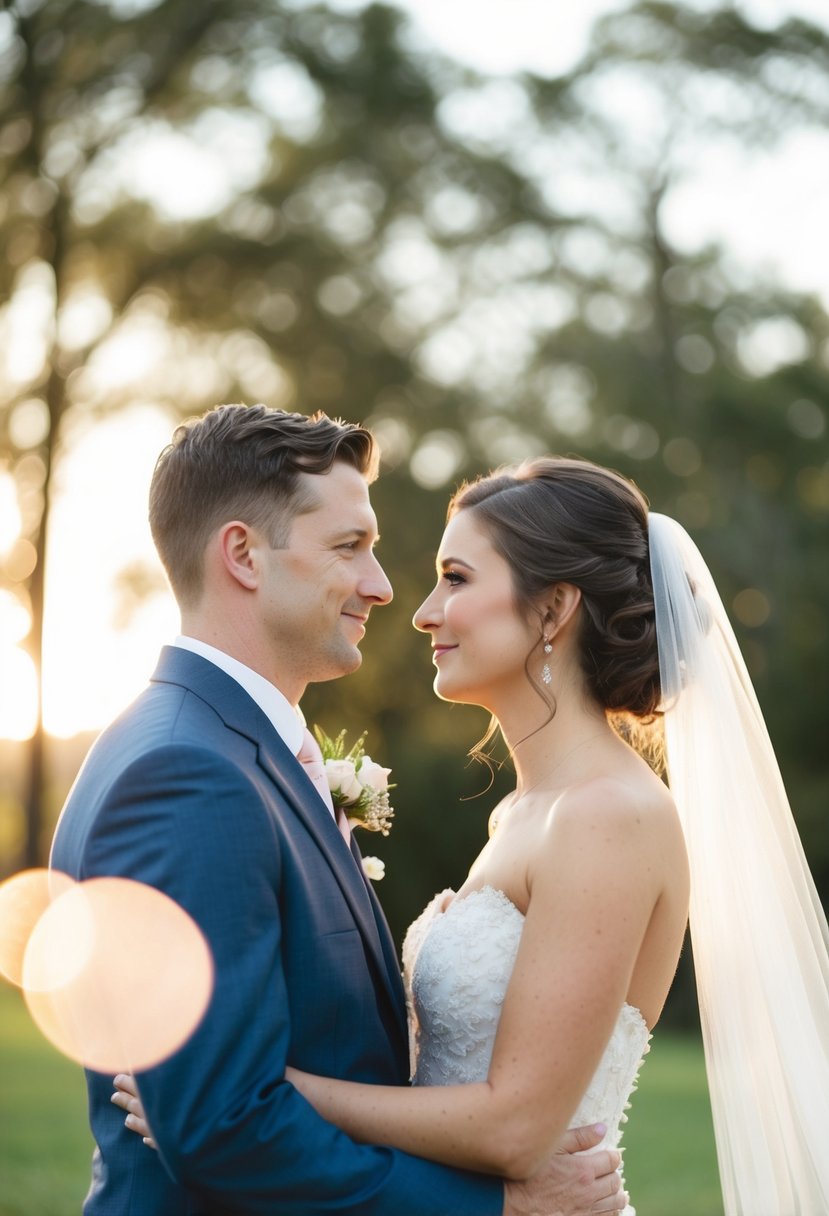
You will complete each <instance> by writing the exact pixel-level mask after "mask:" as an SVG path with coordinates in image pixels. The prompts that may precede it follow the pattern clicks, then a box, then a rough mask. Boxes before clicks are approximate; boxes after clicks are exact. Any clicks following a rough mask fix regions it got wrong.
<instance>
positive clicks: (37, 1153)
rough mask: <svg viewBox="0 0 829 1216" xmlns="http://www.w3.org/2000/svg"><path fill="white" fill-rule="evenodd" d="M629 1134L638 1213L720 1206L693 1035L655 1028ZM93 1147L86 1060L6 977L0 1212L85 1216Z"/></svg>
mask: <svg viewBox="0 0 829 1216" xmlns="http://www.w3.org/2000/svg"><path fill="white" fill-rule="evenodd" d="M625 1141H626V1144H627V1151H626V1155H625V1174H626V1178H627V1183H628V1189H629V1190H630V1192H631V1195H632V1197H633V1200H634V1203H635V1205H636V1210H637V1216H722V1204H721V1201H720V1196H719V1187H718V1183H717V1167H716V1162H715V1158H714V1145H713V1137H712V1132H711V1116H710V1113H709V1109H708V1096H707V1091H706V1085H705V1073H704V1067H703V1063H702V1049H701V1048H700V1046H699V1044H698V1043H697V1042H696V1041H695V1040H692V1039H683V1038H675V1037H673V1036H670V1035H667V1034H665V1035H661V1036H660V1035H657V1037H656V1040H655V1042H654V1046H653V1049H652V1051H651V1053H650V1055H649V1056H648V1058H647V1061H646V1064H645V1067H644V1069H643V1071H642V1078H641V1083H640V1086H639V1089H638V1090H637V1092H636V1094H635V1096H634V1102H633V1109H632V1111H631V1121H630V1123H629V1124H628V1127H627V1131H626V1135H625ZM91 1150H92V1141H91V1138H90V1135H89V1132H88V1130H87V1126H86V1091H85V1088H84V1084H83V1076H82V1073H81V1070H80V1068H79V1067H78V1066H77V1065H75V1064H72V1063H70V1062H69V1061H68V1060H65V1059H64V1058H63V1057H62V1056H60V1055H59V1054H58V1053H57V1052H56V1051H55V1050H54V1049H53V1048H52V1047H50V1045H49V1044H48V1043H47V1042H46V1041H45V1040H44V1039H43V1038H42V1037H41V1035H40V1033H39V1032H38V1031H37V1030H36V1028H35V1026H34V1025H33V1023H32V1021H31V1019H30V1018H29V1015H28V1012H27V1010H26V1007H25V1005H24V1004H23V1001H22V1000H21V998H20V995H19V993H18V992H16V991H15V990H14V989H12V988H9V987H8V986H7V985H5V984H3V983H2V982H0V1216H79V1213H80V1209H81V1201H82V1199H83V1196H84V1194H85V1193H86V1188H87V1183H88V1179H89V1158H90V1154H91ZM148 1216H149V1214H148Z"/></svg>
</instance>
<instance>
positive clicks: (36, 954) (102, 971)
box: [22, 878, 213, 1073]
mask: <svg viewBox="0 0 829 1216" xmlns="http://www.w3.org/2000/svg"><path fill="white" fill-rule="evenodd" d="M22 978H23V985H22V986H23V991H24V996H25V999H26V1004H27V1005H28V1007H29V1011H30V1013H31V1015H32V1017H33V1018H34V1020H35V1022H36V1023H37V1025H38V1027H39V1028H40V1030H41V1031H42V1032H43V1034H44V1035H45V1036H46V1038H47V1039H49V1041H50V1042H51V1043H53V1044H54V1045H55V1046H56V1047H57V1048H58V1049H59V1050H60V1051H62V1052H63V1053H64V1054H65V1055H67V1056H69V1057H70V1058H71V1059H73V1060H77V1061H78V1062H79V1063H81V1064H83V1065H84V1066H85V1067H87V1068H91V1069H93V1070H95V1071H96V1072H103V1073H116V1072H135V1071H139V1070H142V1069H147V1068H152V1067H154V1066H155V1065H156V1064H159V1063H160V1062H161V1061H162V1060H164V1059H166V1058H167V1057H168V1056H170V1055H172V1054H173V1052H175V1051H176V1050H178V1048H179V1047H181V1046H182V1045H183V1044H184V1043H185V1042H186V1041H187V1039H188V1038H189V1037H190V1035H191V1034H192V1033H193V1031H194V1030H195V1028H196V1027H197V1026H198V1024H199V1022H200V1021H201V1019H202V1017H203V1016H204V1013H205V1011H206V1009H207V1006H208V1004H209V1002H210V997H211V995H212V992H213V959H212V955H211V952H210V948H209V946H208V944H207V942H206V940H205V938H204V935H203V934H202V932H201V930H200V929H199V927H198V926H197V925H196V923H195V921H194V920H193V919H192V917H190V916H189V915H188V914H187V913H186V912H185V911H184V909H183V908H181V907H180V906H179V905H178V904H177V903H176V902H175V901H174V900H172V899H170V898H169V896H167V895H164V894H163V893H162V892H161V891H158V890H156V888H155V887H150V886H146V885H145V884H143V883H139V882H135V881H133V880H131V879H126V878H93V879H89V880H87V881H86V882H83V883H77V884H74V885H73V886H72V887H71V888H69V889H67V890H65V891H64V892H63V893H62V894H61V895H59V896H58V898H57V899H55V900H53V901H52V902H51V903H50V904H49V906H48V907H47V908H46V909H45V910H44V911H43V912H42V914H41V916H40V918H39V920H38V921H37V924H36V925H35V927H34V929H33V931H32V932H31V935H30V937H29V940H28V944H27V946H26V949H25V953H24V957H23V967H22Z"/></svg>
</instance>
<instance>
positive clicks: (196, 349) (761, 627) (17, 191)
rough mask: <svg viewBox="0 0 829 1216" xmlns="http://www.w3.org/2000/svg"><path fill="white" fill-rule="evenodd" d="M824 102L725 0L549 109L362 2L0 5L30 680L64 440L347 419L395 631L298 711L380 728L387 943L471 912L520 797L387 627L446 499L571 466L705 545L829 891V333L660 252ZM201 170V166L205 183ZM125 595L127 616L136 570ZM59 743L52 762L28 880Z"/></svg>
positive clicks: (630, 43) (35, 772)
mask: <svg viewBox="0 0 829 1216" xmlns="http://www.w3.org/2000/svg"><path fill="white" fill-rule="evenodd" d="M827 107H829V39H827V37H826V35H825V34H824V33H823V32H821V31H820V30H818V29H816V28H813V27H811V26H808V25H806V24H804V23H803V22H794V21H789V22H787V23H785V24H784V25H781V26H779V27H777V28H763V29H760V28H755V27H753V26H752V25H751V24H750V23H749V22H748V20H747V18H745V17H743V16H741V15H740V14H738V13H736V12H735V11H734V10H733V8H732V7H731V6H724V7H723V9H722V11H717V10H710V9H707V10H706V12H705V13H704V14H703V13H697V12H695V11H694V10H692V9H690V8H687V7H685V6H683V5H680V4H663V3H642V4H639V5H636V6H634V7H633V8H632V9H630V10H629V11H626V12H624V13H614V14H612V15H610V16H609V17H607V18H606V19H604V20H603V21H602V22H600V23H599V24H598V25H597V26H596V28H595V32H594V38H593V42H592V45H591V47H590V48H589V50H588V52H587V54H586V55H585V57H584V59H583V61H582V62H581V63H579V64H578V65H577V66H576V67H575V68H574V69H573V70H572V72H570V73H569V74H567V75H566V76H562V77H560V78H557V79H552V80H547V79H539V78H534V77H529V76H528V77H523V78H515V79H503V78H499V79H486V78H484V77H482V76H480V75H478V74H476V73H474V72H471V71H469V70H465V69H461V68H460V67H458V66H457V65H454V64H452V63H450V62H448V61H447V60H446V59H445V58H442V57H441V56H439V55H437V54H435V52H434V51H433V50H431V49H430V48H428V47H424V46H422V45H419V44H418V43H416V42H415V40H414V39H413V38H412V37H411V35H410V32H409V31H408V28H407V26H406V24H405V22H404V20H403V18H402V17H401V16H400V14H399V13H397V12H395V11H394V10H392V9H390V8H388V7H384V6H382V5H372V6H370V7H367V8H366V9H364V10H363V11H361V12H358V13H343V12H338V11H333V10H329V9H327V8H325V7H324V6H322V5H303V4H301V3H297V0H292V2H291V3H288V2H287V0H285V2H284V3H277V2H276V0H233V2H231V0H226V2H224V3H219V2H217V0H203V3H201V4H200V5H196V6H194V5H191V4H188V3H186V0H161V2H159V3H155V4H154V3H152V0H149V2H147V0H144V2H141V3H139V2H136V3H133V4H129V3H127V2H126V0H120V2H118V3H115V2H113V3H110V4H102V3H89V2H82V0H50V3H48V4H46V3H38V0H27V3H25V4H22V3H8V2H6V3H4V4H2V5H0V156H2V161H0V173H2V175H3V182H4V199H5V205H4V209H3V210H2V213H1V214H0V229H1V230H2V236H3V239H4V241H5V243H6V248H7V251H8V254H7V259H6V263H5V264H4V266H3V268H2V269H0V274H2V275H3V276H5V278H4V281H3V288H4V291H5V293H6V294H7V295H8V297H9V302H8V304H6V305H5V306H4V308H3V310H2V312H0V332H3V334H4V336H5V337H6V344H5V369H4V376H3V381H2V384H0V392H2V394H3V400H2V402H0V427H2V428H3V437H4V439H5V441H6V446H7V450H8V452H9V458H8V461H9V467H10V468H11V469H12V470H13V472H14V475H15V477H16V479H17V482H18V486H19V493H20V502H21V509H22V515H23V536H24V539H28V541H29V542H30V545H32V546H33V553H34V555H35V556H36V558H37V562H36V565H35V567H34V572H33V573H32V575H31V581H30V583H28V584H27V578H28V574H27V573H26V564H25V562H23V561H22V560H21V562H20V563H19V565H18V567H17V573H18V574H19V575H20V577H18V578H17V581H16V583H15V586H16V588H17V591H18V594H20V595H21V596H25V595H26V594H28V595H29V596H30V597H31V614H32V620H33V629H32V635H31V641H30V645H31V650H32V654H33V657H34V658H35V659H36V661H38V663H39V657H40V634H41V628H42V602H43V584H42V577H43V570H44V554H45V545H46V538H47V524H48V511H49V502H50V489H51V485H52V476H51V474H52V470H53V467H54V462H55V458H56V457H59V454H60V445H61V442H62V438H61V437H62V435H68V433H69V432H68V429H67V428H68V426H69V424H70V423H71V422H72V421H73V420H81V419H94V418H96V417H98V416H100V415H101V414H102V413H103V411H107V410H112V409H117V408H118V407H120V406H123V405H125V404H126V403H127V402H134V401H136V400H140V401H148V402H158V403H160V404H162V405H164V406H166V407H168V408H169V410H170V412H171V416H176V415H181V414H187V413H192V412H199V411H201V410H202V409H204V408H206V407H207V406H208V405H210V404H212V403H214V402H217V401H220V400H228V399H234V398H238V399H246V400H250V399H262V400H265V401H267V402H269V403H270V404H273V405H278V406H283V407H287V408H298V409H301V410H304V411H310V410H313V409H316V408H323V409H325V410H326V411H327V412H329V413H331V414H339V415H342V416H344V417H346V418H349V419H361V420H362V419H367V420H368V421H369V422H370V423H371V424H372V425H373V426H374V427H375V429H376V431H377V433H378V436H379V437H380V439H381V443H382V446H383V451H384V464H385V472H384V476H383V477H382V478H381V480H380V482H379V483H378V485H377V487H376V489H375V491H374V499H375V502H376V504H377V507H378V514H379V515H380V519H381V524H382V528H383V532H384V535H385V537H386V543H385V545H384V546H382V547H381V550H380V555H381V557H382V558H383V560H384V561H385V563H386V565H387V568H388V570H389V573H390V575H391V577H392V580H393V582H394V584H395V588H396V596H397V605H396V607H393V608H391V609H389V610H388V611H387V612H384V613H379V614H376V616H375V618H373V620H372V628H371V636H370V639H369V644H368V647H367V649H366V659H365V662H364V665H363V668H362V670H361V672H360V673H358V674H357V675H356V676H354V677H352V678H350V679H349V680H348V681H344V682H340V683H336V684H332V685H326V686H322V687H319V688H313V689H311V690H309V694H308V697H307V699H306V705H305V708H306V713H307V716H308V718H309V720H310V721H319V722H320V723H321V724H322V725H324V726H325V727H326V729H328V730H329V732H332V731H336V730H337V729H339V728H340V726H341V725H345V726H347V727H348V728H349V729H350V730H352V731H353V732H359V731H360V730H362V729H364V728H368V729H369V732H370V733H369V739H368V746H369V749H370V751H371V752H372V753H373V754H375V755H376V757H377V758H378V759H380V760H381V761H383V762H385V763H392V762H393V763H394V770H395V771H394V777H395V779H396V780H397V781H398V788H397V790H396V791H395V797H394V801H395V804H396V806H397V809H398V821H397V824H396V827H395V831H394V832H393V834H392V836H391V837H390V838H389V839H388V841H385V840H379V841H377V851H378V852H380V853H381V854H382V855H383V856H384V857H385V858H386V860H387V861H388V862H389V872H390V875H391V874H393V875H394V878H393V880H392V881H390V882H389V883H388V884H387V886H386V889H385V890H384V892H383V895H384V902H385V904H386V906H387V908H388V910H389V912H390V916H391V919H392V923H393V926H394V927H395V929H396V931H397V932H398V933H399V932H400V931H401V929H402V927H403V926H404V925H405V923H406V921H407V920H408V919H409V918H410V917H411V914H412V912H413V911H415V910H416V909H417V906H418V904H420V903H422V902H424V901H425V899H426V898H427V897H428V895H429V894H431V891H432V890H433V889H434V888H435V886H441V885H443V884H444V883H449V882H455V883H457V881H458V879H459V877H460V873H461V870H462V864H463V863H462V859H463V858H464V857H469V858H471V856H472V855H473V853H474V851H475V848H476V845H477V843H478V842H479V841H480V839H481V837H482V834H483V831H484V826H485V822H486V816H487V813H488V810H489V809H490V807H491V805H492V801H493V799H495V798H496V797H497V796H498V795H499V794H500V793H501V792H503V791H504V790H505V788H506V782H507V780H508V766H506V768H505V769H503V770H501V771H499V772H498V773H497V774H496V777H495V782H494V786H493V788H492V790H490V791H489V792H488V793H487V794H486V795H485V796H483V795H482V796H479V797H476V796H475V795H478V794H480V792H481V791H482V790H483V789H485V787H486V785H487V781H488V777H487V774H486V773H485V772H484V771H482V770H480V769H478V768H477V767H473V768H472V769H471V770H466V769H465V768H464V762H463V753H464V751H465V749H466V748H467V747H468V746H469V745H470V744H471V743H472V742H473V741H474V739H475V738H476V737H477V736H478V735H480V734H482V733H483V730H484V729H485V725H486V719H485V717H484V716H482V715H481V714H479V713H476V712H475V711H474V710H464V709H458V708H456V707H449V706H445V705H441V704H439V703H437V702H436V701H435V700H434V698H433V695H432V693H431V691H430V674H429V667H428V661H427V655H428V650H427V648H426V643H425V641H424V640H423V639H419V638H417V637H416V636H415V635H414V634H413V633H410V632H409V631H407V630H406V628H405V626H404V625H403V623H402V622H403V621H404V620H405V618H406V617H407V616H410V615H411V613H412V612H413V611H414V609H415V607H416V606H417V603H418V602H419V600H420V598H422V596H423V594H424V593H425V591H426V589H427V588H428V587H429V585H430V583H431V580H432V578H433V573H432V562H433V554H434V549H435V547H436V545H437V541H438V537H439V534H440V530H441V526H442V521H443V516H444V511H445V502H446V498H447V495H448V490H449V489H450V487H451V485H452V484H453V483H454V482H455V481H456V480H457V479H459V478H460V477H463V476H469V475H471V474H473V473H475V472H477V471H480V470H482V469H486V468H488V467H490V466H491V465H493V464H497V463H500V462H504V461H511V460H516V459H520V458H523V457H524V456H528V455H533V454H536V453H539V452H542V451H544V450H558V451H562V450H568V451H572V450H576V451H578V452H579V453H580V454H582V455H585V456H589V457H592V458H594V459H596V460H599V461H600V462H603V463H607V464H611V465H614V466H615V467H618V468H620V469H621V471H623V472H625V473H627V474H628V475H630V476H633V477H634V478H635V479H636V480H637V481H639V482H640V483H641V485H642V486H643V488H644V489H645V491H646V492H647V493H648V494H649V496H650V497H651V499H652V501H653V502H654V505H655V506H656V507H658V508H659V509H661V510H665V511H668V512H669V513H671V514H674V515H676V516H677V517H678V518H679V519H680V520H682V521H683V522H684V523H685V524H686V525H687V526H688V527H689V529H690V530H691V531H692V532H693V533H694V535H695V536H696V537H697V538H698V540H699V543H700V546H701V548H702V549H703V551H704V553H705V554H706V556H707V557H708V559H709V561H710V563H711V566H712V569H713V571H714V574H715V577H716V578H717V580H718V582H719V584H720V586H721V588H722V590H723V598H724V600H725V601H726V603H727V604H728V605H729V606H730V607H731V608H732V612H733V615H734V618H735V625H736V627H737V630H738V632H739V634H740V637H741V641H742V643H743V645H744V647H745V649H746V653H747V657H748V660H749V664H750V666H751V669H752V672H753V674H754V677H755V680H756V682H757V685H758V691H759V694H760V698H761V701H762V703H763V706H764V709H765V711H766V714H767V717H768V720H769V724H770V728H771V732H772V735H773V738H774V740H775V743H776V745H777V748H778V752H779V755H780V758H781V763H782V766H783V769H784V772H785V773H786V776H787V780H788V782H789V785H790V789H791V793H792V800H793V803H794V805H795V809H796V812H797V815H798V819H799V822H800V826H801V829H802V832H803V836H804V841H805V843H806V847H807V851H808V853H809V856H810V859H811V861H812V863H813V866H814V869H815V873H816V876H817V878H818V881H819V885H820V886H821V889H822V890H823V891H824V893H825V892H827V891H829V844H827V838H826V834H825V832H824V831H823V830H822V825H821V817H822V813H823V809H824V807H825V805H826V798H827V794H829V777H827V772H826V765H825V759H824V756H823V752H824V742H823V741H824V739H825V738H826V734H827V727H829V722H827V715H829V708H828V707H829V696H827V692H829V687H828V686H829V650H828V649H827V646H826V638H825V626H824V624H823V618H824V615H825V606H826V603H827V601H829V563H827V562H826V561H825V557H826V519H827V512H829V461H828V460H827V426H826V405H825V402H826V378H827V350H829V345H827V344H828V343H829V322H827V316H826V313H825V310H824V309H823V308H822V307H821V306H820V305H819V303H818V302H817V301H814V300H809V299H805V298H801V297H797V296H795V295H794V294H792V293H790V292H788V293H787V292H785V291H783V290H782V289H781V288H780V286H779V284H777V283H775V282H774V281H773V280H765V281H764V280H763V279H762V278H761V276H760V275H759V274H758V275H755V276H747V274H746V272H745V270H744V269H743V268H740V267H737V266H736V265H735V264H734V263H733V262H729V260H728V258H727V257H725V256H724V254H723V253H722V251H721V250H719V249H716V248H706V249H702V250H698V251H696V252H693V253H689V252H687V251H683V250H681V249H680V247H679V241H678V240H677V238H676V235H675V227H676V226H675V224H673V223H672V215H673V214H674V210H675V208H676V207H677V201H678V199H681V197H682V192H683V190H685V191H687V190H688V189H689V188H690V186H691V185H693V182H694V180H695V174H696V173H697V171H698V168H699V164H700V162H701V161H702V160H703V159H704V158H705V157H706V156H709V155H710V154H711V151H712V149H713V150H715V151H716V150H717V149H719V150H720V154H721V155H722V156H723V157H726V158H731V159H732V161H734V160H736V161H737V162H738V163H740V162H742V161H744V162H745V163H748V158H750V157H751V156H752V155H754V154H755V152H756V149H757V148H758V146H759V147H762V148H770V147H771V146H772V145H774V144H775V143H777V144H780V145H782V144H783V143H784V142H785V141H786V140H787V139H789V138H790V137H792V136H793V135H794V134H795V133H798V132H802V131H804V130H814V131H818V132H820V131H822V130H823V129H824V128H825V125H826V117H827V113H826V112H827ZM199 158H201V159H199ZM205 158H206V159H207V160H208V161H209V160H210V159H211V158H212V163H213V164H214V165H215V162H216V159H217V158H218V159H219V161H220V163H221V165H222V169H223V172H222V173H221V175H219V176H217V175H216V173H215V172H214V173H213V174H212V175H207V176H205V177H204V178H203V179H202V178H200V177H199V173H200V171H201V166H202V165H203V163H204V160H205ZM182 163H184V164H185V165H186V166H187V167H188V171H187V173H186V175H184V177H183V175H182V172H181V170H180V165H181V164H182ZM202 180H203V185H202V186H201V187H200V188H197V187H198V184H199V182H200V181H202ZM174 185H177V187H178V192H176V191H175V190H173V186H174ZM184 187H187V189H186V191H185V190H184ZM791 222H793V223H794V222H796V217H792V221H791ZM121 584H122V586H123V588H124V590H125V596H126V597H127V599H128V600H129V599H131V598H134V596H135V594H137V593H138V592H140V590H141V588H142V586H144V585H148V586H151V585H152V579H151V578H150V581H149V583H148V582H147V575H146V574H145V573H143V572H142V571H140V570H135V569H131V570H129V571H127V572H125V573H124V575H123V576H122V579H121ZM27 588H28V590H27ZM125 619H126V618H125ZM42 751H43V741H42V736H41V735H40V734H38V735H37V736H36V737H35V739H34V740H33V741H32V746H31V764H30V778H29V789H30V795H29V844H28V848H27V860H28V861H30V862H34V861H36V860H37V859H38V858H40V857H42V846H43V841H42V839H41V826H42V821H43V812H42V807H41V801H40V800H41V797H42V794H41V790H42V788H43V772H42V767H43V758H42ZM462 799H469V800H468V801H465V802H462V801H461V800H462ZM436 842H437V843H438V845H439V847H438V848H436ZM373 845H374V841H369V842H368V846H369V851H371V848H372V847H373Z"/></svg>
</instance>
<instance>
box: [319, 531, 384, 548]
mask: <svg viewBox="0 0 829 1216" xmlns="http://www.w3.org/2000/svg"><path fill="white" fill-rule="evenodd" d="M367 536H371V537H372V544H374V545H376V544H377V542H378V540H379V539H380V533H379V532H376V533H375V532H373V531H371V532H370V531H369V529H368V528H345V529H344V530H343V531H342V532H334V533H333V534H332V535H331V537H330V540H331V543H332V544H334V545H336V544H339V543H341V542H342V541H344V540H365V538H366V537H367Z"/></svg>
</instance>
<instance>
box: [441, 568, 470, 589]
mask: <svg viewBox="0 0 829 1216" xmlns="http://www.w3.org/2000/svg"><path fill="white" fill-rule="evenodd" d="M443 577H444V579H445V580H446V582H447V583H448V584H449V586H450V587H459V586H460V584H461V583H465V582H466V579H465V578H464V577H463V575H462V574H458V572H457V571H456V570H444V572H443Z"/></svg>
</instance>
